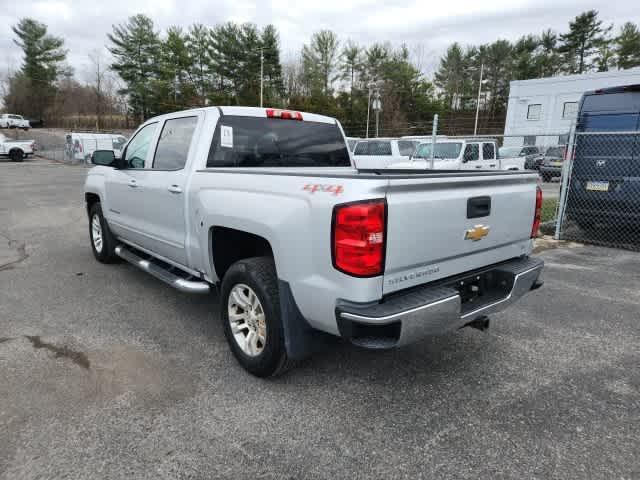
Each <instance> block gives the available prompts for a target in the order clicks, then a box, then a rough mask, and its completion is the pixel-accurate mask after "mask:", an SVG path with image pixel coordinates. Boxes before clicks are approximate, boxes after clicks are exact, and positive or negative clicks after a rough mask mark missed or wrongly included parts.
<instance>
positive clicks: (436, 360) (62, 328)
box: [0, 160, 640, 480]
mask: <svg viewBox="0 0 640 480" xmlns="http://www.w3.org/2000/svg"><path fill="white" fill-rule="evenodd" d="M85 172H86V170H85V169H84V168H82V167H69V166H65V165H59V164H48V163H47V162H44V161H34V160H31V161H27V162H25V163H23V164H11V163H6V162H3V161H0V237H1V238H0V241H1V242H2V246H1V247H0V478H1V479H6V480H9V479H10V480H16V479H35V478H47V479H49V478H69V479H81V478H105V479H111V478H113V479H115V478H127V479H132V478H135V479H138V478H142V479H146V478H148V479H164V478H166V479H174V478H185V479H186V478H191V479H211V478H234V479H244V478H246V479H258V478H292V479H293V478H295V479H300V478H318V479H320V478H331V479H338V478H401V477H405V478H438V479H465V478H466V479H478V478H490V479H496V478H513V479H519V480H520V479H534V478H537V479H547V478H557V479H568V478H571V479H580V478H585V479H607V480H609V479H633V478H639V477H640V459H639V458H638V451H639V450H638V448H639V447H638V446H639V445H640V369H638V365H640V347H639V343H638V336H639V334H640V318H639V317H640V315H639V313H638V312H639V311H640V295H638V288H639V287H640V276H639V273H638V272H640V254H638V253H632V252H624V251H616V250H609V249H604V248H598V247H583V246H570V247H569V246H567V247H564V248H557V249H549V250H545V251H544V252H542V253H541V255H542V256H543V257H544V258H545V260H546V262H547V269H546V274H545V278H546V284H545V286H544V287H543V288H542V289H540V290H538V291H536V292H533V293H532V294H531V295H529V296H528V297H526V298H525V299H524V300H523V301H521V302H520V303H518V304H517V305H516V306H514V307H512V308H510V309H509V310H507V311H505V312H503V313H502V314H499V315H495V316H494V317H493V318H492V327H491V328H490V329H489V330H488V332H485V333H481V332H479V331H476V330H472V329H465V330H462V331H460V332H457V333H455V334H451V335H446V336H441V337H434V338H431V339H429V340H428V341H425V342H423V343H420V344H418V345H414V346H411V347H408V348H405V349H402V350H396V351H388V352H382V353H381V352H369V351H363V350H358V349H356V348H353V347H351V346H349V345H346V344H343V343H342V342H340V341H338V340H336V342H335V344H334V345H332V346H330V348H328V349H327V351H326V352H323V353H320V354H318V355H316V356H314V357H313V358H311V359H309V360H307V361H305V362H304V363H302V364H301V365H300V366H299V367H298V368H297V369H295V370H293V371H291V372H290V373H289V374H287V375H286V376H283V377H281V378H278V379H275V380H269V381H265V380H258V379H256V378H253V377H251V376H249V375H248V374H246V373H245V372H244V371H243V370H242V369H241V368H240V367H239V366H238V365H237V364H236V362H235V361H234V359H233V358H232V356H231V354H230V352H229V350H228V349H227V346H226V344H225V340H224V337H223V333H222V329H221V326H220V325H219V320H218V317H217V314H216V311H217V300H216V298H215V296H211V297H193V296H189V295H186V294H181V293H179V292H176V291H173V290H171V289H170V288H169V287H167V286H165V285H163V284H161V283H159V282H157V281H156V280H154V279H153V278H151V277H149V276H147V275H146V274H144V273H143V272H140V271H138V270H136V269H135V268H134V267H132V266H129V265H127V264H118V265H112V266H107V265H102V264H99V263H98V262H96V261H95V260H94V259H93V257H92V254H91V250H90V248H89V244H88V238H87V221H86V215H85V212H84V209H83V204H82V194H81V185H82V181H83V178H84V175H85Z"/></svg>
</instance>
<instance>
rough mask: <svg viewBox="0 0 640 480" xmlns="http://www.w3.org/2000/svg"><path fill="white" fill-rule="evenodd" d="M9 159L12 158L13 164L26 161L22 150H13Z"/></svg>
mask: <svg viewBox="0 0 640 480" xmlns="http://www.w3.org/2000/svg"><path fill="white" fill-rule="evenodd" d="M9 158H11V161H12V162H21V161H22V160H24V153H23V152H22V150H11V152H9Z"/></svg>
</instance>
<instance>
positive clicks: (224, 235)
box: [209, 226, 275, 281]
mask: <svg viewBox="0 0 640 480" xmlns="http://www.w3.org/2000/svg"><path fill="white" fill-rule="evenodd" d="M209 249H210V250H209V258H210V261H211V268H212V271H213V272H214V273H215V274H216V276H217V277H218V280H219V281H222V279H223V278H224V275H225V273H226V272H227V270H229V267H231V265H233V264H234V263H235V262H237V261H238V260H242V259H244V258H250V257H264V256H268V257H271V258H274V259H275V255H274V249H273V246H272V244H271V242H270V241H269V240H268V239H267V238H265V237H264V236H262V235H258V234H256V233H252V232H249V231H246V230H238V229H235V228H230V227H223V226H212V227H210V228H209Z"/></svg>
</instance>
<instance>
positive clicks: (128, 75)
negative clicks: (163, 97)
mask: <svg viewBox="0 0 640 480" xmlns="http://www.w3.org/2000/svg"><path fill="white" fill-rule="evenodd" d="M107 37H108V39H109V40H110V41H111V43H112V46H110V47H109V51H110V52H111V54H112V55H113V56H114V58H115V62H114V63H113V64H112V65H111V68H112V69H113V70H114V71H116V72H117V73H118V75H120V77H121V78H122V80H124V82H125V84H126V86H125V88H124V89H122V90H121V93H123V94H127V95H128V96H129V104H130V105H131V107H132V109H133V113H134V114H136V115H139V116H140V119H141V120H142V121H144V120H145V119H146V118H149V116H151V115H152V114H154V113H156V112H157V111H158V105H157V104H154V102H153V85H154V83H155V82H156V81H157V79H158V77H159V67H160V65H159V62H158V58H159V57H160V39H159V36H158V33H156V31H155V30H154V26H153V20H151V19H150V18H149V17H147V16H146V15H135V16H133V17H130V18H129V20H128V21H127V23H125V24H123V25H114V26H113V33H110V34H108V35H107Z"/></svg>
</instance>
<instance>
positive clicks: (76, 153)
mask: <svg viewBox="0 0 640 480" xmlns="http://www.w3.org/2000/svg"><path fill="white" fill-rule="evenodd" d="M126 142H127V137H125V136H124V135H120V134H112V133H80V132H71V133H68V134H67V135H65V145H64V156H65V159H66V160H67V161H79V162H82V161H84V162H85V163H87V164H89V163H91V155H92V154H93V152H95V151H96V150H113V152H114V154H115V156H116V158H119V157H120V155H121V154H122V149H123V147H124V144H125V143H126Z"/></svg>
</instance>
